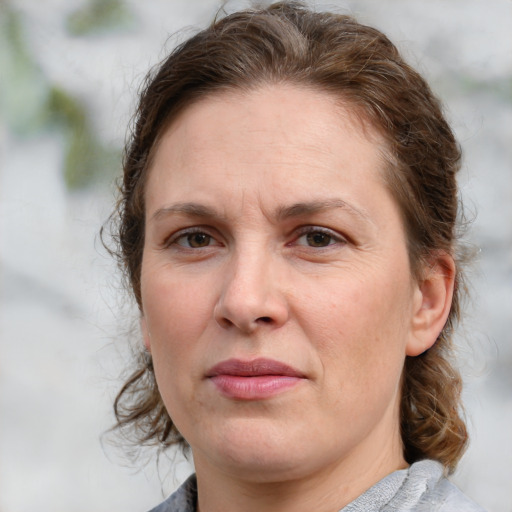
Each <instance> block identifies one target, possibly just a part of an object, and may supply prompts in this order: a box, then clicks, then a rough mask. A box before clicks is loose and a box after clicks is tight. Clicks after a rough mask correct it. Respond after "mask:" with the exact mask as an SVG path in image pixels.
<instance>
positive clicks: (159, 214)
mask: <svg viewBox="0 0 512 512" xmlns="http://www.w3.org/2000/svg"><path fill="white" fill-rule="evenodd" d="M333 209H343V210H346V211H347V212H348V213H349V214H352V215H354V216H355V217H358V218H360V219H362V220H364V221H366V222H369V223H371V224H374V222H373V220H372V219H371V217H370V216H369V215H368V213H366V212H365V211H364V210H361V209H359V208H356V207H355V206H352V205H351V204H349V203H347V202H346V201H343V200H342V199H338V198H335V199H327V200H321V201H308V202H299V203H294V204H291V205H288V206H281V207H279V208H277V210H276V211H275V214H274V218H275V219H277V220H278V221H283V220H287V219H290V218H294V217H304V216H307V215H314V214H316V213H321V212H323V211H325V210H333ZM171 215H184V216H187V217H196V218H204V219H206V218H208V219H212V218H215V219H219V220H225V216H224V215H222V214H220V213H219V212H218V211H217V210H215V209H214V208H210V207H208V206H205V205H203V204H200V203H194V202H188V203H175V204H173V205H170V206H166V207H164V208H159V209H158V210H157V211H156V212H155V213H154V214H153V215H152V216H151V220H155V221H158V220H160V219H161V218H164V217H167V216H171Z"/></svg>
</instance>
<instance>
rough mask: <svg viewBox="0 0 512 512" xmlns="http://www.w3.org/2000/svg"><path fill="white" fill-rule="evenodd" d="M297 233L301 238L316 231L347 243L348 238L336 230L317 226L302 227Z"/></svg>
mask: <svg viewBox="0 0 512 512" xmlns="http://www.w3.org/2000/svg"><path fill="white" fill-rule="evenodd" d="M296 231H297V232H298V234H300V235H301V236H302V235H307V234H308V233H314V232H315V231H320V232H321V233H325V234H327V235H331V236H332V237H333V238H336V239H339V240H344V241H347V237H346V236H345V235H342V234H341V233H340V232H338V231H336V230H335V229H331V228H326V227H324V226H315V225H308V226H302V227H300V228H298V229H297V230H296Z"/></svg>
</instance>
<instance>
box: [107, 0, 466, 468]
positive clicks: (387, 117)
mask: <svg viewBox="0 0 512 512" xmlns="http://www.w3.org/2000/svg"><path fill="white" fill-rule="evenodd" d="M265 83H290V84H296V85H302V86H306V87H311V88H313V89H316V90H319V91H325V92H327V93H329V94H331V95H335V96H336V97H339V98H340V99H341V100H342V101H343V102H344V104H348V105H349V106H350V107H351V108H353V110H354V111H355V112H356V113H358V114H359V115H360V116H361V118H362V119H364V120H365V121H366V122H369V123H370V124H371V125H372V126H373V127H375V128H377V129H378V130H379V131H380V132H381V134H382V135H383V136H384V139H385V142H386V151H385V153H386V154H385V157H386V159H387V170H386V176H385V178H386V183H387V185H388V187H389V190H390V191H391V193H392V195H393V197H394V199H395V200H396V201H397V203H398V205H399V206H400V210H401V215H402V218H403V222H404V226H405V230H406V234H407V241H408V251H409V258H410V261H411V268H412V271H413V274H415V275H416V277H417V278H419V277H420V276H419V275H418V273H419V272H420V270H419V269H420V268H422V265H423V264H424V263H425V261H427V260H428V258H429V256H430V255H432V254H435V253H436V252H437V251H446V252H447V253H449V254H451V255H452V256H453V257H454V259H455V261H456V264H457V270H456V277H455V293H454V297H453V302H452V307H451V311H450V314H449V317H448V320H447V322H446V325H445V327H444V329H443V330H442V332H441V334H440V335H439V338H438V339H437V341H436V343H435V344H434V345H433V347H432V348H430V349H429V350H427V351H426V352H424V353H423V354H421V355H419V356H417V357H407V358H406V361H405V366H404V369H403V376H402V393H401V406H400V423H401V435H402V441H403V447H404V456H405V459H406V460H407V461H408V462H409V463H412V462H414V461H417V460H420V459H424V458H430V459H435V460H438V461H439V462H441V463H442V464H443V465H444V466H445V468H446V469H447V470H448V471H449V472H451V471H453V470H454V469H455V467H456V464H457V462H458V460H459V459H460V457H461V455H462V454H463V452H464V449H465V446H466V444H467V439H468V436H467V432H466V427H465V424H464V421H463V419H462V417H461V405H460V393H461V377H460V375H459V373H458V372H457V370H456V369H455V368H454V366H453V365H452V363H451V360H452V350H453V347H452V344H453V342H452V334H453V331H454V329H455V326H456V324H457V322H458V320H459V317H460V312H461V307H460V304H461V298H462V295H463V293H464V292H465V288H464V286H463V279H462V263H463V262H462V257H461V255H460V254H459V250H458V243H457V218H458V209H459V201H458V192H457V184H456V174H457V171H458V170H459V168H460V161H461V153H460V148H459V145H458V144H457V142H456V140H455V138H454V136H453V133H452V131H451V129H450V127H449V126H448V124H447V122H446V120H445V118H444V116H443V113H442V108H441V106H440V103H439V101H438V100H437V99H436V97H435V96H434V95H433V94H432V92H431V90H430V88H429V86H428V84H427V83H426V82H425V80H424V79H423V78H422V77H421V76H420V75H419V74H418V73H417V72H416V71H415V70H414V69H413V68H411V67H410V66H409V65H408V64H407V63H406V62H404V60H403V59H402V57H401V56H400V54H399V52H398V50H397V48H396V47H395V46H394V45H393V44H392V43H391V42H390V40H389V39H388V38H387V37H386V36H385V35H384V34H382V33H381V32H379V31H378V30H376V29H374V28H372V27H369V26H365V25H363V24H360V23H358V22H357V21H356V20H355V19H354V18H352V17H350V16H345V15H340V14H332V13H325V12H313V11H311V10H310V9H308V8H307V7H306V6H305V5H303V4H302V3H299V2H279V3H275V4H272V5H270V6H268V7H266V8H262V9H252V10H245V11H241V12H236V13H233V14H231V15H228V16H225V17H223V18H220V19H216V20H214V22H213V23H212V24H211V25H210V26H209V27H208V28H207V29H205V30H203V31H201V32H199V33H197V34H196V35H195V36H193V37H191V38H190V39H188V40H187V41H185V42H184V43H183V44H181V45H180V46H178V47H177V48H175V50H174V51H172V53H171V54H170V55H169V56H168V57H167V58H166V59H165V60H164V61H163V62H162V63H161V64H160V65H159V66H158V67H157V68H156V70H154V71H153V72H150V74H149V75H148V76H147V77H146V81H145V83H144V85H143V88H142V91H141V93H140V98H139V105H138V108H137V111H136V114H135V117H134V124H133V129H132V133H131V135H130V137H129V140H128V142H127V145H126V148H125V155H124V162H123V171H124V175H123V179H122V183H121V185H120V198H119V201H118V204H117V208H116V210H115V212H114V214H113V216H112V221H113V224H112V227H113V239H114V241H115V242H116V243H117V245H116V247H114V248H113V249H112V252H113V253H114V254H115V255H116V256H117V257H118V259H119V263H120V265H121V268H122V270H123V272H124V273H125V276H126V278H127V281H128V283H129V288H131V291H132V292H133V295H134V297H135V299H136V301H137V303H138V305H139V307H141V292H140V286H141V283H140V279H141V263H142V253H143V245H144V222H145V207H144V188H145V182H146V179H147V172H148V167H149V165H150V161H151V156H152V154H153V153H154V151H155V148H156V147H157V145H158V141H159V137H160V136H161V135H162V134H163V132H164V131H165V129H166V128H167V127H168V125H169V124H170V123H171V122H172V121H173V120H174V119H175V118H176V116H177V115H178V113H179V112H180V111H182V110H183V109H185V108H187V107H188V106H190V105H191V104H192V103H193V102H194V101H197V100H198V99H199V98H202V97H204V96H206V95H209V94H214V93H215V92H216V91H219V90H225V89H251V88H254V87H257V86H258V85H261V84H265ZM114 409H115V414H116V418H117V428H118V429H120V430H121V431H122V432H125V433H127V432H130V433H131V434H132V435H133V436H134V438H135V439H136V441H137V442H138V443H142V444H156V445H158V446H160V447H162V448H165V447H167V446H170V445H172V444H175V443H181V444H182V445H183V446H185V445H186V443H185V441H184V439H183V438H182V436H181V435H180V433H179V432H178V431H177V429H176V427H175V426H174V424H173V422H172V419H171V418H170V417H169V415H168V413H167V411H166V409H165V407H164V405H163V402H162V399H161V397H160V394H159V391H158V388H157V385H156V382H155V376H154V371H153V364H152V360H151V355H150V354H148V353H147V352H141V353H140V354H139V356H138V359H137V361H136V365H135V368H134V369H133V373H132V374H131V375H130V376H129V378H128V379H127V381H126V383H125V384H124V386H123V387H122V389H121V390H120V392H119V394H118V396H117V398H116V400H115V404H114Z"/></svg>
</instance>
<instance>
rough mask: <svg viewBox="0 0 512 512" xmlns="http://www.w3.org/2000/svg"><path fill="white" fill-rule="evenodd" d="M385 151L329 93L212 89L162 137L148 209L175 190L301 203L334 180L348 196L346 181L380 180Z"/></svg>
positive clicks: (291, 88)
mask: <svg viewBox="0 0 512 512" xmlns="http://www.w3.org/2000/svg"><path fill="white" fill-rule="evenodd" d="M383 148H384V142H383V139H382V137H381V136H380V135H379V134H378V132H377V130H375V129H374V128H373V127H372V126H371V125H369V124H368V123H367V122H365V121H364V118H363V117H362V116H360V115H358V114H357V113H356V111H355V109H354V108H351V107H349V105H348V104H347V103H346V102H343V101H342V100H340V99H339V98H336V97H334V96H333V95H331V94H328V93H326V92H323V91H319V90H316V89H310V88H306V87H298V86H292V85H265V86H262V87H259V88H256V89H252V90H248V91H240V90H228V91H222V92H216V93H214V94H212V95H209V96H206V97H204V98H202V99H200V100H198V101H196V102H195V103H193V104H192V105H190V106H189V107H187V108H186V109H185V110H183V111H182V112H181V113H180V115H179V116H178V117H177V118H176V119H174V120H173V122H172V123H171V124H170V126H169V127H168V128H167V129H166V130H165V132H164V133H163V134H162V136H161V138H160V140H159V143H158V147H157V149H156V151H155V154H154V157H153V159H152V164H151V167H150V169H149V180H148V183H147V191H146V192H147V200H148V203H147V205H148V208H149V207H150V203H151V201H150V199H157V197H158V196H161V195H162V193H163V192H164V191H165V193H166V194H167V195H169V194H170V195H171V196H172V195H173V193H172V190H174V195H180V194H188V193H195V194H196V195H197V194H199V195H200V191H201V190H202V191H203V195H206V196H210V197H214V196H215V193H216V191H217V190H218V189H222V190H225V189H226V188H228V189H229V190H230V191H231V192H232V193H233V194H236V193H239V194H240V193H242V194H244V195H247V194H251V193H252V192H254V193H257V194H260V195H261V194H265V195H267V196H268V197H270V196H272V195H273V194H274V193H278V192H279V193H281V194H283V193H284V194H286V193H290V194H296V195H298V196H301V195H302V196H307V197H297V198H295V199H297V200H298V201H301V200H304V199H307V198H308V197H309V196H310V195H311V193H313V192H314V193H317V194H320V195H322V194H325V193H328V192H330V190H331V188H332V185H333V183H335V182H339V183H340V184H345V185H347V186H346V188H347V193H348V192H350V190H349V189H350V187H349V186H348V185H349V184H352V185H354V183H359V184H361V183H365V182H366V183H368V182H369V181H372V182H375V183H383V182H384V180H383V179H382V178H383V169H384V165H385V164H384V159H383V157H382V154H383ZM276 185H279V187H278V189H279V190H277V188H276ZM168 199H171V198H168ZM172 199H177V198H174V197H173V198H172Z"/></svg>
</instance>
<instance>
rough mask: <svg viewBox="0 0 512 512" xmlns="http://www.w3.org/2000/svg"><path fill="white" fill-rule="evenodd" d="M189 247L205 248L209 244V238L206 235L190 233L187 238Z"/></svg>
mask: <svg viewBox="0 0 512 512" xmlns="http://www.w3.org/2000/svg"><path fill="white" fill-rule="evenodd" d="M187 241H188V243H189V245H190V247H206V246H207V245H208V244H209V243H210V236H209V235H207V234H206V233H192V234H191V235H188V236H187Z"/></svg>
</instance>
